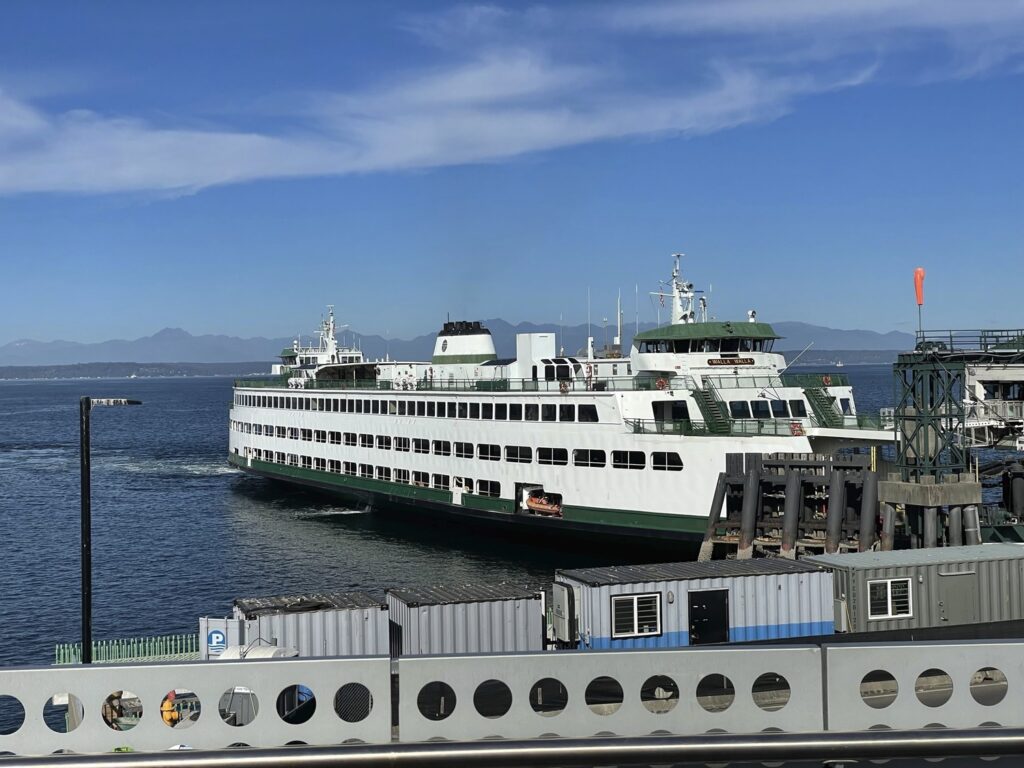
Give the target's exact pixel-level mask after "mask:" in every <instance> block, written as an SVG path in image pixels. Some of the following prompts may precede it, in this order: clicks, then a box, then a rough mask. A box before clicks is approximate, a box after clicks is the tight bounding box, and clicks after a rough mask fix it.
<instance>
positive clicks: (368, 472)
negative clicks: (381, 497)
mask: <svg viewBox="0 0 1024 768" xmlns="http://www.w3.org/2000/svg"><path fill="white" fill-rule="evenodd" d="M359 476H360V477H366V478H369V479H371V480H372V479H373V465H371V464H360V465H359Z"/></svg>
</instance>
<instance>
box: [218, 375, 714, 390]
mask: <svg viewBox="0 0 1024 768" xmlns="http://www.w3.org/2000/svg"><path fill="white" fill-rule="evenodd" d="M680 379H681V381H679V380H680ZM291 381H295V382H299V383H301V385H302V386H296V385H294V384H293V385H290V382H291ZM661 381H663V382H665V383H664V384H662V385H661V386H659V385H658V383H659V382H661ZM234 385H235V387H238V388H250V389H262V388H280V389H287V390H288V391H289V393H292V392H294V393H296V394H299V393H302V392H310V391H317V390H376V391H384V392H412V391H415V392H561V393H567V392H625V391H642V392H649V391H654V390H660V389H669V388H677V389H684V388H685V389H692V388H693V387H694V386H695V384H694V382H693V379H692V378H690V377H689V376H676V377H672V378H668V379H666V378H665V377H662V376H657V375H649V376H631V377H619V378H607V379H605V378H600V379H598V378H592V379H589V380H588V379H586V378H582V377H578V378H574V379H558V380H554V381H547V380H537V381H535V380H533V379H442V378H435V379H426V378H423V379H412V378H409V379H403V380H398V381H392V380H390V379H356V380H348V381H328V380H322V379H303V378H294V379H289V378H287V377H278V378H269V379H235V383H234Z"/></svg>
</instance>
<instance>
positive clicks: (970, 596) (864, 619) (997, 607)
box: [805, 544, 1024, 632]
mask: <svg viewBox="0 0 1024 768" xmlns="http://www.w3.org/2000/svg"><path fill="white" fill-rule="evenodd" d="M805 561H807V562H813V563H817V564H819V565H823V566H826V567H828V568H831V569H832V571H833V573H834V575H835V580H834V589H835V599H836V626H837V629H840V630H847V631H850V632H878V631H884V630H892V629H920V628H924V627H948V626H953V625H956V624H977V623H981V624H984V623H988V622H998V621H1014V620H1018V619H1022V618H1024V546H1022V545H1019V544H980V545H977V546H971V547H936V548H934V549H909V550H896V551H892V552H857V553H851V554H844V555H815V556H813V557H808V558H805Z"/></svg>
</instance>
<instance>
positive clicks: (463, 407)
mask: <svg viewBox="0 0 1024 768" xmlns="http://www.w3.org/2000/svg"><path fill="white" fill-rule="evenodd" d="M467 416H469V403H459V418H460V419H464V418H466V417H467Z"/></svg>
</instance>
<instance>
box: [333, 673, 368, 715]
mask: <svg viewBox="0 0 1024 768" xmlns="http://www.w3.org/2000/svg"><path fill="white" fill-rule="evenodd" d="M371 710H373V694H371V693H370V689H369V688H367V687H366V686H365V685H363V684H362V683H345V685H343V686H341V688H339V689H338V692H337V693H335V694H334V713H335V714H336V715H337V716H338V717H340V718H341V719H342V720H344V721H345V722H346V723H358V722H361V721H363V720H365V719H366V718H368V717H369V716H370V712H371Z"/></svg>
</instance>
